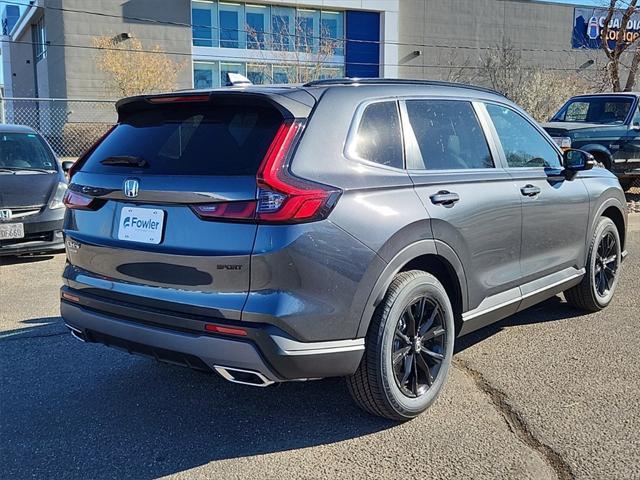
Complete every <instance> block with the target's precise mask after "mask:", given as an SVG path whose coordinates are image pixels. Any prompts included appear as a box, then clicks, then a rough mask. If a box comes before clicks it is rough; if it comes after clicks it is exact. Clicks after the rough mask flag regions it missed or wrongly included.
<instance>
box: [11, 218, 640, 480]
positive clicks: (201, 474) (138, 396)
mask: <svg viewBox="0 0 640 480" xmlns="http://www.w3.org/2000/svg"><path fill="white" fill-rule="evenodd" d="M631 219H632V220H631V223H630V229H629V239H628V244H627V245H628V249H629V252H630V255H629V258H628V260H627V261H626V262H625V264H624V271H623V275H622V277H621V281H620V284H619V290H618V292H617V295H616V298H615V300H614V302H613V303H612V304H611V305H610V307H609V308H608V309H607V310H605V311H603V312H600V313H597V314H591V315H583V314H582V313H581V312H579V311H576V310H574V309H572V308H570V307H569V306H567V304H566V303H564V301H563V300H562V298H561V297H555V298H553V299H551V300H549V301H547V302H545V303H544V304H541V305H538V306H536V307H533V308H531V309H529V310H527V311H525V312H522V313H521V314H518V315H516V316H514V317H511V318H509V319H506V320H504V321H502V322H500V323H498V324H496V325H494V326H491V327H488V328H485V329H484V330H482V331H480V332H477V333H476V334H474V335H473V336H470V337H468V338H464V339H462V340H461V341H459V343H458V347H457V350H458V352H457V354H456V357H455V368H454V369H453V371H452V374H451V375H450V377H449V381H448V384H447V386H446V388H445V391H444V393H443V395H442V396H441V397H440V399H439V400H438V402H437V403H436V404H435V405H434V406H433V407H432V408H431V409H430V410H429V411H428V412H427V413H425V414H424V415H422V416H421V417H419V418H418V419H416V420H414V421H411V422H408V423H405V424H402V425H398V424H394V423H391V422H388V421H384V420H380V419H377V418H374V417H371V416H368V415H367V414H365V413H362V412H361V411H359V410H358V409H357V408H356V407H355V406H354V405H353V404H352V403H351V399H350V397H349V395H348V393H347V390H346V387H345V385H344V382H343V381H342V380H340V379H330V380H323V381H317V382H309V383H293V384H285V385H281V386H278V387H270V388H266V389H257V388H251V387H243V386H239V385H233V384H229V383H226V382H224V381H223V380H222V379H220V378H218V377H215V376H213V375H207V374H203V373H198V372H194V371H189V370H186V369H183V368H180V367H173V366H167V365H161V364H157V363H155V362H154V361H152V360H148V359H145V358H139V357H133V356H129V355H127V354H124V353H121V352H119V351H117V350H112V349H108V348H106V347H102V346H99V345H85V344H81V343H80V342H78V341H76V340H74V339H73V338H72V337H71V336H70V335H69V334H68V333H67V331H66V329H65V328H64V327H63V325H62V322H61V319H60V318H59V316H58V288H59V284H60V273H61V270H62V267H63V264H64V255H62V254H58V255H54V256H42V257H27V258H20V259H0V314H1V315H0V317H1V319H0V374H1V378H0V380H1V383H0V459H1V460H0V478H6V479H9V478H11V479H18V478H92V479H98V478H118V479H120V478H141V479H145V478H158V477H163V476H167V477H173V478H321V477H324V478H335V477H347V478H355V477H361V478H364V477H366V478H390V477H396V478H401V477H404V478H407V477H408V478H412V477H418V476H420V477H423V478H532V479H545V478H562V479H565V478H589V479H591V478H593V479H607V478H612V479H613V478H616V479H620V478H640V434H639V433H638V432H640V330H639V329H638V323H640V291H639V290H638V280H639V275H640V215H632V216H631Z"/></svg>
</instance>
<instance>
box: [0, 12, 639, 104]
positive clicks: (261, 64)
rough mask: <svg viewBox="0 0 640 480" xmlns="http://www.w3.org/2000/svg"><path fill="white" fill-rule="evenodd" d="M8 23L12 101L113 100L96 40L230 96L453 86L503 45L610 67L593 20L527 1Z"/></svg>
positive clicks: (27, 18) (7, 79)
mask: <svg viewBox="0 0 640 480" xmlns="http://www.w3.org/2000/svg"><path fill="white" fill-rule="evenodd" d="M9 13H11V15H13V17H12V18H13V20H12V22H13V21H15V25H14V26H13V28H12V29H11V31H10V32H8V33H9V35H7V36H4V37H3V40H2V58H3V66H4V85H5V95H6V96H8V97H55V98H114V97H115V96H117V94H116V93H115V92H114V91H113V89H112V88H110V84H109V79H108V78H106V76H105V74H104V73H103V72H101V71H100V70H99V69H98V68H97V55H98V52H97V51H96V50H95V48H93V47H92V39H93V37H96V36H107V37H111V38H114V39H120V41H124V42H126V41H127V40H126V39H127V38H132V37H135V38H137V39H139V40H140V41H141V42H142V44H143V46H145V47H146V48H154V47H158V48H160V49H161V50H163V51H164V52H166V53H167V55H168V56H169V57H170V58H171V59H173V60H174V61H176V62H178V63H179V64H180V65H182V66H183V68H182V69H181V70H180V73H179V75H178V82H177V83H178V84H177V87H178V88H180V89H186V88H210V87H217V86H220V85H224V84H225V83H226V74H227V73H230V72H233V73H241V74H243V75H245V76H247V77H249V78H250V79H251V80H252V81H253V82H254V83H286V82H295V81H304V80H306V79H308V77H313V78H326V77H342V76H351V77H377V76H382V77H405V78H418V79H420V78H430V79H450V78H451V77H452V72H454V71H465V72H467V73H473V72H474V70H477V69H478V68H479V65H480V64H481V63H482V58H483V56H484V55H486V53H487V52H489V51H491V50H492V49H493V50H495V49H496V48H498V47H499V46H500V45H505V44H506V43H508V44H510V45H513V47H514V48H516V49H518V50H519V51H521V52H522V59H523V61H524V62H525V63H526V64H527V65H530V66H535V67H541V68H548V69H553V70H558V71H561V72H562V71H567V72H571V71H574V70H577V69H580V68H583V67H584V66H585V65H586V66H587V67H589V68H592V69H594V70H595V69H597V68H599V66H598V64H599V63H600V62H603V61H604V59H603V56H602V53H601V52H600V51H599V50H598V49H597V48H593V45H591V44H590V43H589V42H593V41H592V40H588V39H587V40H588V41H587V43H584V44H580V42H578V43H576V32H575V30H576V28H578V26H579V25H584V27H583V28H584V29H585V31H586V32H587V34H588V35H591V33H592V31H591V30H589V29H592V30H593V29H594V28H595V25H596V23H597V18H596V14H597V12H596V9H593V8H592V7H590V9H589V8H587V7H582V10H581V7H575V6H573V5H563V4H557V3H554V4H551V3H545V2H542V1H530V0H528V1H525V0H447V1H446V2H443V1H440V0H251V1H247V2H244V1H243V2H240V1H233V0H229V1H227V0H224V1H223V0H171V1H166V2H165V1H162V2H160V1H158V0H94V1H91V2H86V1H83V0H34V1H33V2H32V3H31V5H30V6H28V7H27V8H26V9H24V11H23V12H22V14H21V16H20V17H19V19H17V20H16V19H15V18H14V17H15V11H14V10H12V11H11V12H8V13H7V15H8V14H9ZM7 18H8V17H7ZM598 18H601V17H598ZM587 19H588V20H587ZM580 22H582V24H581V23H580ZM638 26H639V27H640V22H638ZM576 46H577V47H578V48H576ZM465 77H466V78H469V77H472V75H466V76H465Z"/></svg>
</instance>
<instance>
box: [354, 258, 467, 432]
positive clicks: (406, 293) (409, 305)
mask: <svg viewBox="0 0 640 480" xmlns="http://www.w3.org/2000/svg"><path fill="white" fill-rule="evenodd" d="M420 310H422V318H420V317H421V316H420ZM434 311H435V312H436V313H434ZM411 318H414V319H415V320H417V322H416V323H415V324H417V325H418V332H416V333H417V335H415V337H412V336H411V335H410V334H411V331H412V330H411V325H412V322H411ZM415 324H414V325H415ZM420 327H422V328H420ZM414 328H415V327H414ZM403 336H404V338H403ZM454 337H455V326H454V317H453V310H452V308H451V302H450V301H449V298H448V297H447V293H446V291H445V289H444V287H443V286H442V284H441V283H440V282H439V281H438V279H436V278H435V277H434V276H433V275H431V274H429V273H426V272H422V271H418V270H412V271H409V272H402V273H399V274H398V275H397V276H396V277H395V278H394V279H393V281H392V282H391V285H390V286H389V289H388V290H387V293H386V295H385V297H384V300H383V301H382V303H381V304H380V305H379V306H378V308H377V309H376V311H375V313H374V316H373V318H372V321H371V325H370V326H369V331H368V333H367V337H366V350H365V354H364V356H363V358H362V361H361V362H360V366H359V367H358V370H357V371H356V372H355V374H354V375H352V376H351V377H348V378H347V386H348V389H349V392H350V393H351V395H352V397H353V399H354V400H355V402H356V403H357V404H358V406H360V408H362V409H363V410H365V411H366V412H369V413H371V414H373V415H377V416H380V417H384V418H388V419H391V420H396V421H405V420H409V419H412V418H414V417H416V416H418V415H419V414H420V413H422V412H423V411H425V410H426V409H427V408H428V407H429V406H430V405H431V404H432V403H433V402H434V401H435V400H436V398H437V397H438V394H439V393H440V391H441V390H442V386H443V385H444V383H445V380H446V377H447V374H448V372H449V368H450V366H451V359H452V357H453V344H454ZM412 338H413V340H411V339H412ZM418 338H419V339H418ZM423 342H424V344H422V343H423ZM407 349H408V350H407ZM394 356H395V358H396V360H397V361H396V362H395V363H394V361H393V357H394ZM436 356H438V357H440V358H436ZM409 357H412V359H411V360H410V359H409ZM414 363H415V368H414ZM394 365H395V366H394ZM425 365H426V368H425ZM407 372H409V374H408V375H409V377H407V379H406V381H404V378H405V375H406V374H407ZM427 372H429V373H427ZM401 377H402V378H401ZM414 379H415V382H414ZM429 383H430V385H429Z"/></svg>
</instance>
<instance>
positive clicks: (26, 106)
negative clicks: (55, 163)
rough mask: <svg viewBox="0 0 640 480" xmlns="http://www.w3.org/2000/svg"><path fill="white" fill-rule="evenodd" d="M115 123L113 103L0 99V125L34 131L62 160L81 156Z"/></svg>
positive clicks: (105, 101) (54, 99)
mask: <svg viewBox="0 0 640 480" xmlns="http://www.w3.org/2000/svg"><path fill="white" fill-rule="evenodd" d="M116 120H117V115H116V110H115V102H114V101H113V100H84V99H60V98H2V99H0V122H2V123H5V124H10V125H28V126H30V127H32V128H34V129H35V130H37V131H38V132H40V133H41V134H42V135H43V136H44V137H45V138H46V139H47V141H48V142H49V144H50V145H51V147H52V148H53V150H54V151H55V152H56V154H57V155H58V156H59V157H61V158H62V157H79V156H80V155H82V153H83V152H84V151H85V150H86V149H87V148H89V147H90V146H91V145H92V144H93V143H94V142H95V141H96V140H97V139H98V138H100V137H101V136H102V135H103V134H104V133H105V132H106V131H107V130H108V129H109V128H110V127H111V126H112V125H114V124H115V122H116Z"/></svg>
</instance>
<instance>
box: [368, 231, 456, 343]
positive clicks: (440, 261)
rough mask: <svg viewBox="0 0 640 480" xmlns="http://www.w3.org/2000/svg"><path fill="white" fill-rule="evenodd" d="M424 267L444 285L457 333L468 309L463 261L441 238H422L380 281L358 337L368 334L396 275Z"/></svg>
mask: <svg viewBox="0 0 640 480" xmlns="http://www.w3.org/2000/svg"><path fill="white" fill-rule="evenodd" d="M409 270H422V271H425V272H428V273H430V274H432V275H433V276H435V277H436V278H437V279H438V280H439V281H440V283H442V285H443V286H444V288H445V290H446V292H447V295H448V296H449V299H450V300H451V305H452V307H453V311H454V315H455V322H456V332H458V331H459V330H460V327H461V325H462V312H464V311H466V309H467V300H468V299H467V281H466V277H465V274H464V269H463V268H462V263H461V262H460V259H459V258H458V256H457V255H456V253H455V252H454V250H453V249H451V247H449V246H448V245H447V244H445V243H443V242H440V241H438V240H433V239H429V240H421V241H418V242H415V243H413V244H411V245H409V246H407V247H405V248H404V249H402V250H401V251H400V252H398V253H397V254H396V255H395V256H394V257H393V258H392V259H391V261H390V262H389V263H388V264H387V266H386V267H385V269H384V270H383V272H382V274H381V275H380V277H379V278H378V280H377V281H376V283H375V285H374V287H373V290H372V291H371V294H370V295H369V298H368V300H367V303H366V305H365V308H364V311H363V313H362V316H361V318H360V324H359V326H358V337H364V336H365V335H366V334H367V330H368V329H369V324H370V322H371V318H372V317H373V313H374V311H375V309H376V307H377V306H378V305H379V304H380V302H381V301H382V300H383V298H384V296H385V294H386V292H387V290H388V288H389V285H390V284H391V282H392V281H393V278H394V277H395V276H396V275H397V274H398V273H400V272H405V271H409Z"/></svg>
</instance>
